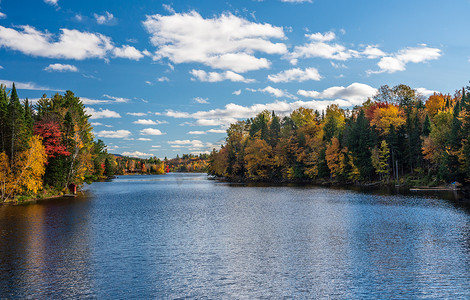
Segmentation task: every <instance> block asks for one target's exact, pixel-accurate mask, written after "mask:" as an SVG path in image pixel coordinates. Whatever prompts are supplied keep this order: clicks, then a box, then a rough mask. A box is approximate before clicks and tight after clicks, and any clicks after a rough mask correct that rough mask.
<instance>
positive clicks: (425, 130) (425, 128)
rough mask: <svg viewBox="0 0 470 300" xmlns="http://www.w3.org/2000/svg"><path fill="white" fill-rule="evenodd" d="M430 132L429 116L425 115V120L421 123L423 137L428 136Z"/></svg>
mask: <svg viewBox="0 0 470 300" xmlns="http://www.w3.org/2000/svg"><path fill="white" fill-rule="evenodd" d="M430 132H431V120H430V119H429V115H428V114H426V118H425V119H424V123H423V136H429V133H430Z"/></svg>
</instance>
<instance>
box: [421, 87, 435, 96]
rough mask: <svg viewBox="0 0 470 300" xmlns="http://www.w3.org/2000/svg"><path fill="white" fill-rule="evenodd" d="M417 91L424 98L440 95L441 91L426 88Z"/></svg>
mask: <svg viewBox="0 0 470 300" xmlns="http://www.w3.org/2000/svg"><path fill="white" fill-rule="evenodd" d="M416 91H417V92H418V93H420V94H421V95H423V96H431V95H432V94H434V93H436V94H437V93H439V91H433V90H428V89H426V88H417V89H416Z"/></svg>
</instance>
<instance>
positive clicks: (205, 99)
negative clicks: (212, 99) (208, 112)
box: [193, 97, 209, 104]
mask: <svg viewBox="0 0 470 300" xmlns="http://www.w3.org/2000/svg"><path fill="white" fill-rule="evenodd" d="M193 100H194V102H196V103H201V104H209V101H208V100H209V99H207V98H201V97H194V98H193Z"/></svg>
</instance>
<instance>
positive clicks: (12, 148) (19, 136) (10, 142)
mask: <svg viewBox="0 0 470 300" xmlns="http://www.w3.org/2000/svg"><path fill="white" fill-rule="evenodd" d="M7 123H8V138H7V147H6V148H7V149H6V150H7V155H8V157H9V158H10V164H11V168H12V169H14V168H15V160H14V159H15V156H16V153H17V152H19V151H22V150H24V149H25V147H26V145H27V137H26V136H25V124H24V110H23V106H22V105H21V103H20V99H19V98H18V94H17V92H16V87H15V84H14V83H13V86H12V89H11V96H10V101H9V102H8V118H7Z"/></svg>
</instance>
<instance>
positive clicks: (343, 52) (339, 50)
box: [284, 31, 386, 65]
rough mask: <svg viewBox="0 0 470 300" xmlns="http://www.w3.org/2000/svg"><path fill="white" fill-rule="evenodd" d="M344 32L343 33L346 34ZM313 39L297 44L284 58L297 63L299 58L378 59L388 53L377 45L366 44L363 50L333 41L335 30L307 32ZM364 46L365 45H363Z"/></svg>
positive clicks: (308, 36) (307, 35)
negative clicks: (349, 47)
mask: <svg viewBox="0 0 470 300" xmlns="http://www.w3.org/2000/svg"><path fill="white" fill-rule="evenodd" d="M344 33H345V32H344ZM344 33H343V34H344ZM305 36H306V37H307V38H309V39H310V40H311V41H310V42H309V43H306V44H303V45H301V46H295V47H294V50H293V51H292V52H291V53H289V54H287V55H285V56H284V58H287V59H289V60H290V62H291V64H293V65H295V64H297V61H298V59H299V58H314V57H317V58H324V59H333V60H339V61H346V60H348V59H351V58H367V59H376V58H380V57H383V56H385V55H386V53H385V52H383V51H382V50H380V49H379V48H378V47H377V46H375V45H365V48H364V49H363V50H354V49H348V48H347V47H346V46H344V45H341V44H339V43H333V40H335V39H336V35H335V33H334V32H331V31H329V32H326V33H321V32H317V33H312V34H306V35H305ZM363 47H364V46H363Z"/></svg>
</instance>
